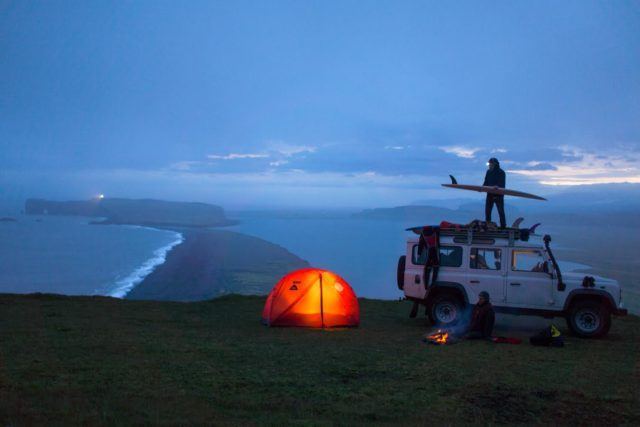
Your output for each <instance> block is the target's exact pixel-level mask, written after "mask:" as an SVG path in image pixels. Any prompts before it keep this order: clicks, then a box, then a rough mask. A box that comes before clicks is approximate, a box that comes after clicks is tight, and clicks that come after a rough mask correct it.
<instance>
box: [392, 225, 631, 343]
mask: <svg viewBox="0 0 640 427" xmlns="http://www.w3.org/2000/svg"><path fill="white" fill-rule="evenodd" d="M409 230H413V231H414V232H415V233H419V231H418V230H419V227H416V228H415V229H409ZM524 231H526V230H518V229H506V230H493V231H474V230H473V229H472V228H465V227H462V228H460V227H458V228H441V229H440V230H439V232H440V239H439V240H440V245H439V262H440V266H439V271H438V276H437V279H436V281H435V283H433V284H428V285H427V286H425V280H424V277H423V276H424V264H425V260H426V251H423V252H422V254H421V255H422V256H419V255H418V253H419V251H418V237H417V236H415V235H414V236H412V237H410V238H408V239H407V246H406V255H403V256H401V257H400V259H399V260H398V288H399V289H400V290H402V291H404V295H405V297H406V299H407V300H411V301H413V302H414V310H413V315H414V316H415V313H416V310H417V308H418V306H419V304H422V305H424V306H425V307H426V313H427V315H428V316H429V319H430V320H431V322H432V323H434V324H436V325H441V326H443V327H447V326H452V325H454V324H456V323H459V322H460V321H461V319H462V318H463V316H464V313H465V312H468V308H470V307H471V306H472V305H473V304H475V303H476V301H477V300H478V294H479V293H480V292H481V291H487V292H489V294H490V296H491V302H492V304H493V306H494V309H495V311H496V312H498V313H509V314H522V315H535V316H542V317H546V318H552V317H564V318H566V320H567V324H568V326H569V329H570V330H571V331H572V332H573V333H574V334H575V335H578V336H580V337H584V338H589V337H599V336H603V335H606V334H607V332H608V331H609V328H610V327H611V315H626V314H627V310H626V309H624V308H623V304H622V291H621V289H620V286H619V285H618V283H617V282H616V281H615V280H612V279H606V278H603V277H598V276H591V275H585V274H578V273H565V274H563V273H562V272H561V271H560V267H559V266H558V263H557V261H556V259H555V257H554V255H553V253H552V251H551V248H550V245H549V244H550V241H551V237H550V236H548V235H545V236H544V237H543V238H541V236H535V235H529V233H524Z"/></svg>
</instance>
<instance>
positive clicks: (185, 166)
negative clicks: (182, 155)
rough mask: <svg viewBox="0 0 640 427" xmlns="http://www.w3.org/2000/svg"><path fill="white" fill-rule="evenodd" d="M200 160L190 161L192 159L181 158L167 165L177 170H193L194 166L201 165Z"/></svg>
mask: <svg viewBox="0 0 640 427" xmlns="http://www.w3.org/2000/svg"><path fill="white" fill-rule="evenodd" d="M201 164H202V162H199V161H192V160H183V161H180V162H175V163H172V164H171V165H170V166H169V169H172V170H177V171H190V170H193V169H194V167H195V166H198V165H201Z"/></svg>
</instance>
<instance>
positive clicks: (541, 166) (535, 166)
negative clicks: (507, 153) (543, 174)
mask: <svg viewBox="0 0 640 427" xmlns="http://www.w3.org/2000/svg"><path fill="white" fill-rule="evenodd" d="M521 170H528V171H555V170H558V168H557V167H556V166H554V165H552V164H551V163H548V162H535V161H534V162H528V163H527V164H526V165H525V166H522V167H521Z"/></svg>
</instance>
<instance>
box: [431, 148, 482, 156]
mask: <svg viewBox="0 0 640 427" xmlns="http://www.w3.org/2000/svg"><path fill="white" fill-rule="evenodd" d="M438 148H439V149H440V150H442V151H444V152H445V153H448V154H455V155H456V156H458V157H462V158H463V159H473V158H475V157H476V153H477V152H478V151H480V148H470V147H464V146H461V145H450V146H445V147H438Z"/></svg>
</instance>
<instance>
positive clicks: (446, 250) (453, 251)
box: [412, 245, 462, 267]
mask: <svg viewBox="0 0 640 427" xmlns="http://www.w3.org/2000/svg"><path fill="white" fill-rule="evenodd" d="M412 258H413V259H412V262H413V265H424V263H425V262H427V251H423V252H422V254H421V256H418V245H413V254H412ZM460 266H462V246H440V267H460Z"/></svg>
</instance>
